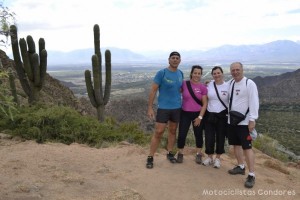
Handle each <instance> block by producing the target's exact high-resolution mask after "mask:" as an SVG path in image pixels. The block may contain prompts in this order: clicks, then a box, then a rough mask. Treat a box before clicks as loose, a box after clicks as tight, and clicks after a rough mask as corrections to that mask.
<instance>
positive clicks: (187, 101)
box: [182, 80, 207, 112]
mask: <svg viewBox="0 0 300 200" xmlns="http://www.w3.org/2000/svg"><path fill="white" fill-rule="evenodd" d="M191 86H192V89H193V91H194V94H195V95H196V97H197V98H198V99H200V100H201V99H202V96H203V95H207V88H206V86H205V85H204V84H202V83H196V84H195V83H192V82H191ZM182 110H184V111H189V112H198V111H200V110H201V106H200V105H199V104H198V103H197V102H196V101H195V100H194V99H193V97H192V96H191V95H190V92H189V89H188V87H187V85H186V80H184V81H183V84H182Z"/></svg>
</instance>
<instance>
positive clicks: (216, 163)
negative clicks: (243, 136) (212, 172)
mask: <svg viewBox="0 0 300 200" xmlns="http://www.w3.org/2000/svg"><path fill="white" fill-rule="evenodd" d="M220 167H221V161H220V159H219V158H216V159H215V161H214V168H220Z"/></svg>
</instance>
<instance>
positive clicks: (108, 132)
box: [1, 105, 148, 147]
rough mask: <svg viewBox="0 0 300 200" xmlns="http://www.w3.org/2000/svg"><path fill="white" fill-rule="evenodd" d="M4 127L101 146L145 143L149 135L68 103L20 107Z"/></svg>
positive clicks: (27, 134)
mask: <svg viewBox="0 0 300 200" xmlns="http://www.w3.org/2000/svg"><path fill="white" fill-rule="evenodd" d="M1 124H2V125H4V126H1V129H2V130H4V129H8V130H10V134H12V135H14V136H21V137H22V138H25V139H35V140H36V141H37V142H40V143H43V142H46V141H53V142H62V143H65V144H70V143H73V142H77V143H85V144H89V145H91V146H97V147H101V144H102V143H103V142H110V143H112V142H120V141H124V140H125V141H128V142H130V143H136V144H144V143H145V142H146V141H148V138H147V137H146V136H145V135H144V133H143V132H142V131H141V130H140V129H139V128H138V126H137V125H136V124H131V123H124V124H117V123H116V122H115V121H114V120H113V119H107V120H106V121H105V122H103V123H99V122H98V120H97V119H96V118H94V117H89V116H81V115H80V114H79V113H78V112H77V111H75V110H74V109H72V108H69V107H64V106H51V107H47V106H43V105H35V106H31V107H23V108H20V112H19V113H18V114H16V116H15V119H14V121H10V120H6V121H5V122H3V123H1Z"/></svg>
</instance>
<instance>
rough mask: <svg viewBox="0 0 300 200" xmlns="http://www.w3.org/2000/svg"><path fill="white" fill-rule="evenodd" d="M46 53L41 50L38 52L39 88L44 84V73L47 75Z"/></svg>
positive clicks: (44, 50)
mask: <svg viewBox="0 0 300 200" xmlns="http://www.w3.org/2000/svg"><path fill="white" fill-rule="evenodd" d="M47 56H48V54H47V51H46V49H43V50H42V51H41V52H40V71H41V74H40V76H41V83H40V87H42V86H43V84H44V82H45V78H46V73H47Z"/></svg>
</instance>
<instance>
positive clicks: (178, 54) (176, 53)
mask: <svg viewBox="0 0 300 200" xmlns="http://www.w3.org/2000/svg"><path fill="white" fill-rule="evenodd" d="M172 56H179V58H180V57H181V56H180V53H178V52H177V51H173V52H171V53H170V56H169V58H171V57H172Z"/></svg>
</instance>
